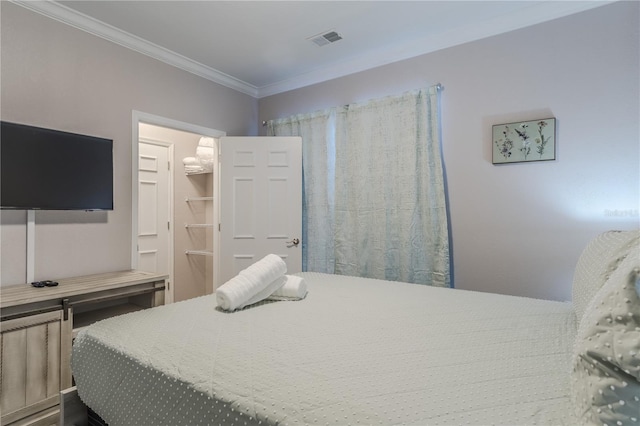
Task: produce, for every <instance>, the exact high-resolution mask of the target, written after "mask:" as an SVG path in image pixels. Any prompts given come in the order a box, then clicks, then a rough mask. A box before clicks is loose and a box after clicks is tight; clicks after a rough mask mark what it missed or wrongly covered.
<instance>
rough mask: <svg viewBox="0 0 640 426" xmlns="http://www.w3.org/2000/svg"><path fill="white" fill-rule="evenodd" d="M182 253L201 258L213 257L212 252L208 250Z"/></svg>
mask: <svg viewBox="0 0 640 426" xmlns="http://www.w3.org/2000/svg"><path fill="white" fill-rule="evenodd" d="M184 253H185V254H197V255H201V256H213V252H212V251H208V250H185V252H184Z"/></svg>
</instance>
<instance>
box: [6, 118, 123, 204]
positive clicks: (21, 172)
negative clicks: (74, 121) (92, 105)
mask: <svg viewBox="0 0 640 426" xmlns="http://www.w3.org/2000/svg"><path fill="white" fill-rule="evenodd" d="M0 208H2V209H19V210H32V209H33V210H113V141H112V140H111V139H103V138H98V137H93V136H85V135H79V134H74V133H67V132H62V131H58V130H51V129H43V128H40V127H33V126H27V125H24V124H16V123H9V122H6V121H2V122H0Z"/></svg>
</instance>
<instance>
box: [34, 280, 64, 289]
mask: <svg viewBox="0 0 640 426" xmlns="http://www.w3.org/2000/svg"><path fill="white" fill-rule="evenodd" d="M31 285H32V286H34V287H38V288H42V287H55V286H57V285H58V282H57V281H51V280H44V281H34V282H32V283H31Z"/></svg>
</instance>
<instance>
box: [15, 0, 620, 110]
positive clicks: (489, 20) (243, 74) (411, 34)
mask: <svg viewBox="0 0 640 426" xmlns="http://www.w3.org/2000/svg"><path fill="white" fill-rule="evenodd" d="M14 3H17V4H19V5H21V6H24V7H26V8H29V9H32V10H34V11H36V12H39V13H42V14H45V15H47V16H50V17H52V18H54V19H58V20H60V21H62V22H65V23H67V24H70V25H73V26H75V27H78V28H80V29H83V30H86V31H89V32H91V33H93V34H96V35H99V36H101V37H104V38H106V39H109V40H112V41H114V42H116V43H119V44H122V45H124V46H127V47H129V48H132V49H134V50H137V51H139V52H141V53H144V54H147V55H150V56H152V57H155V58H157V59H160V60H162V61H164V62H167V63H170V64H172V65H175V66H178V67H180V68H183V69H185V70H188V71H190V72H193V73H194V74H197V75H200V76H202V77H205V78H208V79H210V80H212V81H215V82H217V83H220V84H224V85H226V86H228V87H231V88H234V89H236V90H240V91H242V92H244V93H247V94H250V95H252V96H254V97H258V98H260V97H264V96H268V95H271V94H275V93H280V92H284V91H287V90H291V89H295V88H298V87H303V86H306V85H310V84H314V83H318V82H321V81H326V80H329V79H332V78H336V77H340V76H343V75H347V74H351V73H354V72H358V71H362V70H365V69H369V68H373V67H376V66H380V65H383V64H387V63H391V62H395V61H399V60H402V59H407V58H410V57H414V56H418V55H421V54H424V53H429V52H433V51H435V50H439V49H442V48H446V47H450V46H454V45H457V44H461V43H465V42H468V41H472V40H477V39H480V38H484V37H488V36H492V35H495V34H499V33H503V32H506V31H511V30H514V29H517V28H522V27H525V26H528V25H533V24H537V23H540V22H544V21H547V20H550V19H555V18H558V17H561V16H566V15H569V14H573V13H577V12H580V11H583V10H587V9H591V8H593V7H598V6H601V5H603V4H607V3H609V1H579V0H576V1H566V0H565V1H557V0H556V1H514V0H511V1H455V0H454V1H452V0H450V1H104V0H90V1H59V2H53V1H46V2H41V1H35V2H33V1H25V0H14ZM328 30H333V31H336V32H338V33H339V34H340V35H341V36H342V37H343V39H342V40H339V41H337V42H335V43H332V44H328V45H326V46H323V47H318V46H316V45H315V44H314V43H312V42H311V41H309V40H307V39H308V38H309V37H311V36H315V35H318V34H320V33H324V32H326V31H328Z"/></svg>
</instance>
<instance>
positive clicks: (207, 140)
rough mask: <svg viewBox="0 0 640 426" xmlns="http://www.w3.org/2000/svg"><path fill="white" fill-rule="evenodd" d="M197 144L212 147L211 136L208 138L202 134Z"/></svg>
mask: <svg viewBox="0 0 640 426" xmlns="http://www.w3.org/2000/svg"><path fill="white" fill-rule="evenodd" d="M198 145H199V146H210V147H212V148H213V138H209V137H206V136H203V137H201V138H200V141H199V142H198Z"/></svg>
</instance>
